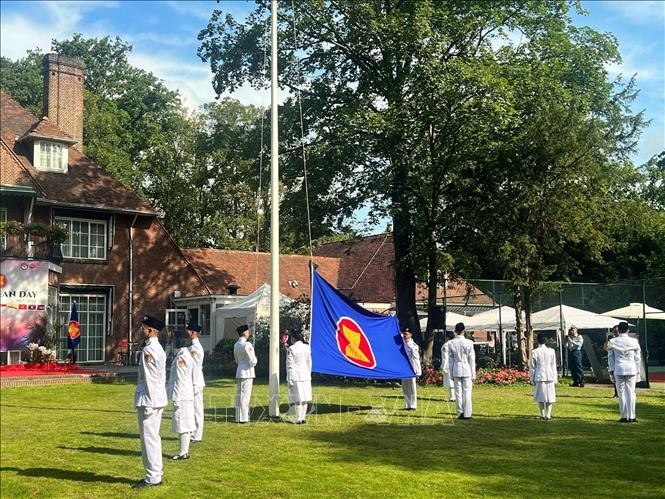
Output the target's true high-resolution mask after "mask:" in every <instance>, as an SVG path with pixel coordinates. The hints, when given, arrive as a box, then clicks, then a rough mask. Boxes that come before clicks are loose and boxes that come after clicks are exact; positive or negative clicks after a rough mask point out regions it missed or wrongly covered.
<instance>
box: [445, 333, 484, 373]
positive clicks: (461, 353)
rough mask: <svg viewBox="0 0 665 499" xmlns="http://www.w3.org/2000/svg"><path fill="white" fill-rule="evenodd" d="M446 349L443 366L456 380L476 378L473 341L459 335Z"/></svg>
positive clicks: (449, 342)
mask: <svg viewBox="0 0 665 499" xmlns="http://www.w3.org/2000/svg"><path fill="white" fill-rule="evenodd" d="M446 345H448V348H447V349H444V354H446V355H445V357H446V358H445V359H444V360H443V365H444V366H447V367H448V372H449V373H450V375H451V376H453V377H454V378H472V379H475V378H476V352H475V351H474V349H473V341H471V340H467V339H466V338H465V337H464V336H463V335H457V336H455V338H453V339H452V340H450V341H448V342H447V343H446Z"/></svg>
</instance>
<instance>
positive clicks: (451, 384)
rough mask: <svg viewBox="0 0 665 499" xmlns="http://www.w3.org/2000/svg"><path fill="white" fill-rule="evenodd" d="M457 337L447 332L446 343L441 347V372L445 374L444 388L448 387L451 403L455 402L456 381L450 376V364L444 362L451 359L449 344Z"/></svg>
mask: <svg viewBox="0 0 665 499" xmlns="http://www.w3.org/2000/svg"><path fill="white" fill-rule="evenodd" d="M454 337H455V335H454V334H453V332H452V331H446V341H445V342H444V344H443V346H442V347H441V372H442V373H443V386H447V387H448V400H449V401H450V402H455V381H454V380H453V376H452V375H451V374H450V364H449V363H447V362H444V361H445V360H446V359H449V358H450V356H449V355H448V354H447V353H446V350H447V349H448V343H450V340H452V339H453V338H454Z"/></svg>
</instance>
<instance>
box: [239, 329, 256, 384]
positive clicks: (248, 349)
mask: <svg viewBox="0 0 665 499" xmlns="http://www.w3.org/2000/svg"><path fill="white" fill-rule="evenodd" d="M233 358H234V359H235V361H236V364H238V368H237V369H236V378H255V377H256V376H255V374H254V366H256V355H254V347H253V346H252V344H251V343H250V342H248V341H247V338H245V337H240V338H238V341H236V344H235V345H233Z"/></svg>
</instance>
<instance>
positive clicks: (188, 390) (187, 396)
mask: <svg viewBox="0 0 665 499" xmlns="http://www.w3.org/2000/svg"><path fill="white" fill-rule="evenodd" d="M193 376H194V359H193V358H192V354H190V353H189V349H187V348H180V349H179V350H178V353H177V354H176V356H175V357H173V362H172V363H171V374H170V375H169V398H170V399H171V400H173V401H174V402H180V401H182V400H194V385H193V382H192V379H193Z"/></svg>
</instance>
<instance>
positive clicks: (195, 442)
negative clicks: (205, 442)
mask: <svg viewBox="0 0 665 499" xmlns="http://www.w3.org/2000/svg"><path fill="white" fill-rule="evenodd" d="M189 443H190V444H200V443H201V441H200V440H190V441H189Z"/></svg>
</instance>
